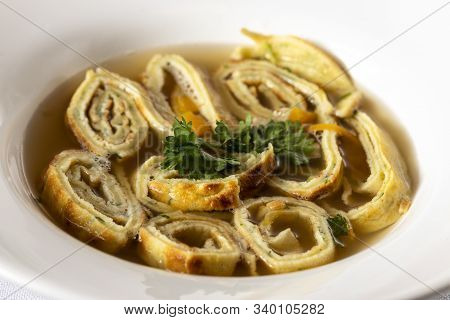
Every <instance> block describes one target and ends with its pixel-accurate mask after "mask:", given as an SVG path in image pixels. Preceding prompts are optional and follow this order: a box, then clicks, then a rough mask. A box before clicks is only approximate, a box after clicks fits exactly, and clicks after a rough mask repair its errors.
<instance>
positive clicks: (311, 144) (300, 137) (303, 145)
mask: <svg viewBox="0 0 450 320" xmlns="http://www.w3.org/2000/svg"><path fill="white" fill-rule="evenodd" d="M213 138H214V140H216V141H218V142H219V143H220V144H221V145H222V146H223V147H224V148H225V149H226V150H227V151H229V152H246V153H249V152H257V153H260V152H263V151H264V150H265V149H266V148H267V146H268V145H269V144H272V146H273V149H274V152H275V155H276V158H277V163H278V165H281V164H291V165H292V164H293V165H296V166H300V165H302V164H308V162H309V156H311V155H312V154H313V152H314V151H315V150H317V144H316V142H315V140H314V139H312V138H311V137H310V136H308V134H307V133H305V131H304V130H303V127H302V125H301V123H300V122H292V121H273V120H271V121H270V122H269V123H267V124H265V125H259V126H252V125H251V117H249V116H248V117H247V119H246V120H245V122H244V121H241V122H239V128H238V130H237V131H236V132H235V133H233V132H231V130H230V129H229V128H228V127H227V125H226V124H224V123H223V122H217V126H216V129H215V132H214V135H213Z"/></svg>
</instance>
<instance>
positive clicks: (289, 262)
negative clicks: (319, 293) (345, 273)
mask: <svg viewBox="0 0 450 320" xmlns="http://www.w3.org/2000/svg"><path fill="white" fill-rule="evenodd" d="M234 225H235V227H236V229H237V231H238V232H239V234H240V235H241V236H242V237H243V238H244V239H245V240H246V241H247V242H248V244H249V246H250V248H251V249H252V250H253V251H254V252H255V254H256V256H257V258H258V259H260V260H261V261H262V262H263V263H264V264H265V266H266V268H267V269H268V271H269V272H270V273H285V272H292V271H296V270H302V269H305V268H311V267H315V266H319V265H323V264H325V263H327V262H330V261H331V260H332V259H333V257H334V252H335V245H334V242H333V237H332V234H331V232H330V230H329V226H328V223H327V213H326V212H325V210H323V209H322V208H320V207H319V206H317V205H315V204H314V203H312V202H309V201H304V200H296V199H293V198H286V197H262V198H259V199H249V200H246V201H245V202H244V204H243V205H242V206H241V207H239V208H237V209H235V210H234Z"/></svg>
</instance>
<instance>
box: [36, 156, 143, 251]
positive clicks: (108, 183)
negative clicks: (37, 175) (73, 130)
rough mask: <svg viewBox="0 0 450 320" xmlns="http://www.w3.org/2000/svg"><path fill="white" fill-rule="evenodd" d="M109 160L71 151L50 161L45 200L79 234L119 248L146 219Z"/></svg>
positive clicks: (107, 247) (105, 247)
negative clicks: (111, 170)
mask: <svg viewBox="0 0 450 320" xmlns="http://www.w3.org/2000/svg"><path fill="white" fill-rule="evenodd" d="M110 165H111V164H110V163H109V161H108V160H107V159H105V158H101V157H98V156H96V155H94V154H92V153H90V152H86V151H81V150H67V151H63V152H61V153H60V154H58V155H57V156H56V157H55V158H54V159H53V161H52V162H51V163H50V165H49V167H48V169H47V172H46V173H45V176H44V188H43V191H42V195H41V199H42V201H43V203H45V205H46V206H47V208H48V209H49V212H50V214H51V215H52V216H53V217H54V218H55V219H56V220H57V222H59V223H60V224H61V225H62V226H63V227H67V229H68V231H69V232H71V233H72V234H73V235H74V236H75V237H77V238H79V239H80V240H82V241H87V242H89V243H91V244H94V245H96V246H98V247H99V248H101V249H103V250H105V251H108V252H115V251H117V250H119V249H120V248H122V247H124V246H125V245H126V243H127V242H128V241H129V240H130V239H131V238H133V237H134V236H135V235H136V234H137V232H138V230H139V227H140V226H141V225H142V223H143V222H144V220H145V219H146V215H145V213H144V210H143V209H142V207H141V205H140V204H139V202H138V201H137V199H136V197H135V196H134V194H133V192H132V191H131V188H130V185H129V184H128V182H127V179H126V177H125V175H124V173H123V171H122V170H121V169H120V167H117V168H115V169H114V170H113V172H110Z"/></svg>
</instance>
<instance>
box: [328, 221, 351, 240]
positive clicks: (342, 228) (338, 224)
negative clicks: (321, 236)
mask: <svg viewBox="0 0 450 320" xmlns="http://www.w3.org/2000/svg"><path fill="white" fill-rule="evenodd" d="M327 222H328V226H329V228H330V231H331V234H332V235H333V239H334V242H335V243H336V244H337V245H339V246H341V247H344V246H345V245H344V243H343V242H342V241H341V240H339V238H340V237H342V236H346V235H348V234H349V231H350V226H349V225H348V221H347V219H345V217H344V216H342V215H340V214H337V215H336V216H334V217H330V218H327Z"/></svg>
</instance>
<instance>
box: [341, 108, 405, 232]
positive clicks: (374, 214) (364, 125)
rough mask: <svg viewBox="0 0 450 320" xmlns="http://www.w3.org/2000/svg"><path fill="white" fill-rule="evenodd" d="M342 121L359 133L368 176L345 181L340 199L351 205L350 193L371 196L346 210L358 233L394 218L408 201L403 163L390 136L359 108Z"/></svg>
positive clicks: (383, 225)
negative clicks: (361, 203)
mask: <svg viewBox="0 0 450 320" xmlns="http://www.w3.org/2000/svg"><path fill="white" fill-rule="evenodd" d="M345 121H346V122H347V123H348V125H350V126H351V127H352V128H353V129H354V130H355V131H356V132H357V133H358V138H359V140H360V142H361V145H362V147H363V149H364V151H365V153H366V157H367V162H368V165H369V168H370V175H369V177H368V178H367V180H366V181H360V182H358V183H354V184H352V185H351V186H350V185H349V184H347V190H346V192H345V193H344V195H343V200H344V202H346V203H347V204H349V205H351V200H350V194H351V193H352V192H358V193H360V194H368V195H371V196H373V198H372V200H371V201H369V202H367V203H365V204H363V205H361V206H358V207H355V208H353V209H351V210H349V211H348V212H347V216H348V218H349V219H350V221H351V222H352V225H353V227H354V229H355V230H356V231H357V232H361V233H365V232H373V231H377V230H380V229H382V228H385V227H386V226H389V225H391V224H392V223H394V222H395V221H397V220H398V219H399V218H400V217H401V215H402V214H403V213H405V212H406V211H407V210H408V208H409V206H410V204H411V186H410V182H409V177H408V174H407V169H406V165H405V163H404V161H403V159H402V157H401V156H400V154H399V152H398V150H397V148H396V146H395V145H394V143H393V141H392V140H391V138H390V137H389V136H388V135H387V134H386V133H385V132H384V131H383V130H381V129H380V128H379V127H378V126H377V125H376V124H375V123H374V122H373V121H372V119H371V118H370V117H369V116H368V115H367V114H366V113H364V112H361V111H358V112H357V113H356V114H355V115H354V116H353V117H351V118H348V119H346V120H345ZM349 186H350V188H351V189H349Z"/></svg>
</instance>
